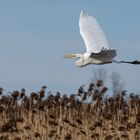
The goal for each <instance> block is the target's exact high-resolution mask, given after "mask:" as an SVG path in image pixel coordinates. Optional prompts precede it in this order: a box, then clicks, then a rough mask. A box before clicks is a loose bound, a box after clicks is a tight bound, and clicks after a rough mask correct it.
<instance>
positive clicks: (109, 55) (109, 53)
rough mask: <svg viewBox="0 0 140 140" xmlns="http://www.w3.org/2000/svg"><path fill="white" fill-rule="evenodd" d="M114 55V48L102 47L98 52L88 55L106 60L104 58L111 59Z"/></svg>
mask: <svg viewBox="0 0 140 140" xmlns="http://www.w3.org/2000/svg"><path fill="white" fill-rule="evenodd" d="M115 56H116V50H106V49H104V48H103V49H102V50H101V51H100V52H99V53H91V55H90V57H93V58H95V59H98V60H103V61H104V60H106V59H112V58H113V57H115Z"/></svg>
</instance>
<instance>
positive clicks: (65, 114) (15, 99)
mask: <svg viewBox="0 0 140 140" xmlns="http://www.w3.org/2000/svg"><path fill="white" fill-rule="evenodd" d="M45 90H46V87H45V86H44V87H42V88H41V90H40V91H39V92H38V93H35V92H32V93H31V95H30V96H27V95H26V94H25V90H24V89H22V90H21V91H20V92H19V91H13V92H12V93H11V94H10V95H3V90H2V89H1V90H0V140H92V139H93V140H139V139H140V98H139V96H138V95H134V94H129V97H128V99H125V97H126V91H122V92H121V93H119V94H117V95H116V96H114V97H108V96H106V97H105V96H104V95H105V93H106V91H107V90H108V88H107V87H105V86H104V84H103V81H101V80H98V81H97V82H96V83H92V84H90V85H89V87H88V89H87V90H86V91H85V89H84V88H83V87H80V88H79V90H78V92H77V94H72V95H70V96H67V95H62V96H61V95H60V93H57V94H55V95H53V94H50V93H48V95H45V94H46V91H45ZM89 98H90V99H91V100H90V102H86V101H87V99H89Z"/></svg>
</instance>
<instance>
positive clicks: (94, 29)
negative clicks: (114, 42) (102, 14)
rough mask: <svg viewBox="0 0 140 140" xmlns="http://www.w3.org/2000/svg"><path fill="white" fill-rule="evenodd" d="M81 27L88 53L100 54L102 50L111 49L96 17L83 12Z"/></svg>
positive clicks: (80, 21)
mask: <svg viewBox="0 0 140 140" xmlns="http://www.w3.org/2000/svg"><path fill="white" fill-rule="evenodd" d="M79 27H80V34H81V35H82V37H83V40H84V42H85V45H86V49H87V52H94V53H99V52H100V51H101V50H102V48H106V49H108V48H109V47H108V43H107V40H106V37H105V35H104V32H103V31H102V29H101V28H100V25H99V24H98V22H97V21H96V19H95V18H94V17H92V16H89V15H87V14H85V13H84V12H83V11H81V14H80V18H79Z"/></svg>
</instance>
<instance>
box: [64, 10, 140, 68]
mask: <svg viewBox="0 0 140 140" xmlns="http://www.w3.org/2000/svg"><path fill="white" fill-rule="evenodd" d="M79 27H80V34H81V36H82V38H83V40H84V42H85V46H86V52H85V53H84V54H67V55H65V56H64V57H65V58H79V60H78V61H76V62H75V64H76V66H78V67H83V66H86V65H89V64H108V63H112V62H115V63H130V64H140V61H138V60H135V61H132V62H129V61H119V60H116V59H114V57H115V56H116V55H117V52H116V50H115V49H109V46H108V42H107V39H106V36H105V34H104V32H103V30H102V29H101V27H100V25H99V24H98V22H97V20H96V19H95V17H93V16H91V15H88V14H87V13H84V12H83V11H81V13H80V17H79Z"/></svg>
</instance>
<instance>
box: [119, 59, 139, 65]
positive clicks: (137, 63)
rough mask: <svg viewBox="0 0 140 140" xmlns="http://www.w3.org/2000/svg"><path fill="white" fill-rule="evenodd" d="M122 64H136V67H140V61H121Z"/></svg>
mask: <svg viewBox="0 0 140 140" xmlns="http://www.w3.org/2000/svg"><path fill="white" fill-rule="evenodd" d="M120 62H121V63H129V64H134V65H140V61H138V60H134V61H131V62H130V61H120Z"/></svg>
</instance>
